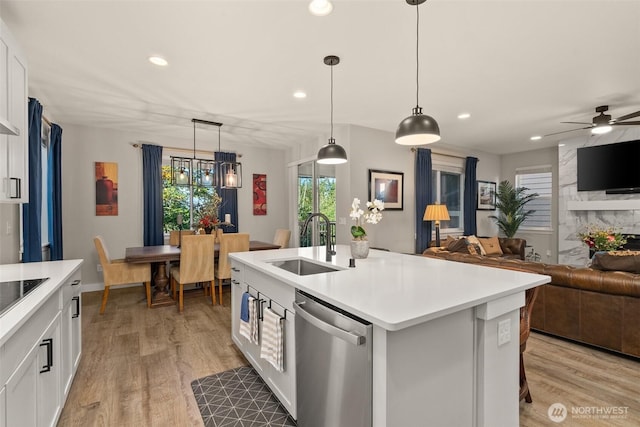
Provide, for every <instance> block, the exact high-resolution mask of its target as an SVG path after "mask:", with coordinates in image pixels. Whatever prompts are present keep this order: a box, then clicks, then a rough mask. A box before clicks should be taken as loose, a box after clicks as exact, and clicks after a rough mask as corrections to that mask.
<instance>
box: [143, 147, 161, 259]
mask: <svg viewBox="0 0 640 427" xmlns="http://www.w3.org/2000/svg"><path fill="white" fill-rule="evenodd" d="M142 191H143V196H142V197H143V199H144V214H143V215H144V216H143V221H142V222H143V224H144V245H145V246H157V245H163V244H164V234H163V227H162V222H163V218H164V214H163V211H162V147H161V146H159V145H151V144H142Z"/></svg>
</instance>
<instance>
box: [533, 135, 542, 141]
mask: <svg viewBox="0 0 640 427" xmlns="http://www.w3.org/2000/svg"><path fill="white" fill-rule="evenodd" d="M541 139H542V137H541V136H540V135H536V136H532V137H531V140H532V141H539V140H541Z"/></svg>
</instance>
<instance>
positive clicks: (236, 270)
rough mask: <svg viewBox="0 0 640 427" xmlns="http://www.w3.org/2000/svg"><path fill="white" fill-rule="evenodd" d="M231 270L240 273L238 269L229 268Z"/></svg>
mask: <svg viewBox="0 0 640 427" xmlns="http://www.w3.org/2000/svg"><path fill="white" fill-rule="evenodd" d="M231 269H232V270H233V271H235V272H236V273H240V269H238V268H235V267H231Z"/></svg>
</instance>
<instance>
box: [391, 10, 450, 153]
mask: <svg viewBox="0 0 640 427" xmlns="http://www.w3.org/2000/svg"><path fill="white" fill-rule="evenodd" d="M406 1H407V3H408V4H410V5H411V6H415V7H416V107H415V108H414V109H413V110H412V114H411V115H410V116H409V117H407V118H406V119H404V120H403V121H401V122H400V124H399V125H398V129H397V130H396V144H400V145H423V144H431V143H433V142H437V141H440V128H439V127H438V123H437V122H436V120H435V119H434V118H433V117H431V116H427V115H426V114H422V108H421V107H420V105H419V103H418V94H419V89H420V84H419V80H420V79H419V76H420V74H419V71H420V67H419V56H420V55H419V50H418V47H419V40H420V37H419V33H420V13H419V8H418V7H419V5H421V4H422V3H424V2H425V1H426V0H406Z"/></svg>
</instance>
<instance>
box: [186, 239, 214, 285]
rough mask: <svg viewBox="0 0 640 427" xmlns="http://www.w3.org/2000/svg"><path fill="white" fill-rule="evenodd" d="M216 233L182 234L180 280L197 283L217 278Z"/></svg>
mask: <svg viewBox="0 0 640 427" xmlns="http://www.w3.org/2000/svg"><path fill="white" fill-rule="evenodd" d="M214 253H215V235H213V234H204V235H197V236H196V235H190V236H182V245H181V246H180V282H181V283H197V282H207V281H211V280H214V279H215V260H214Z"/></svg>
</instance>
